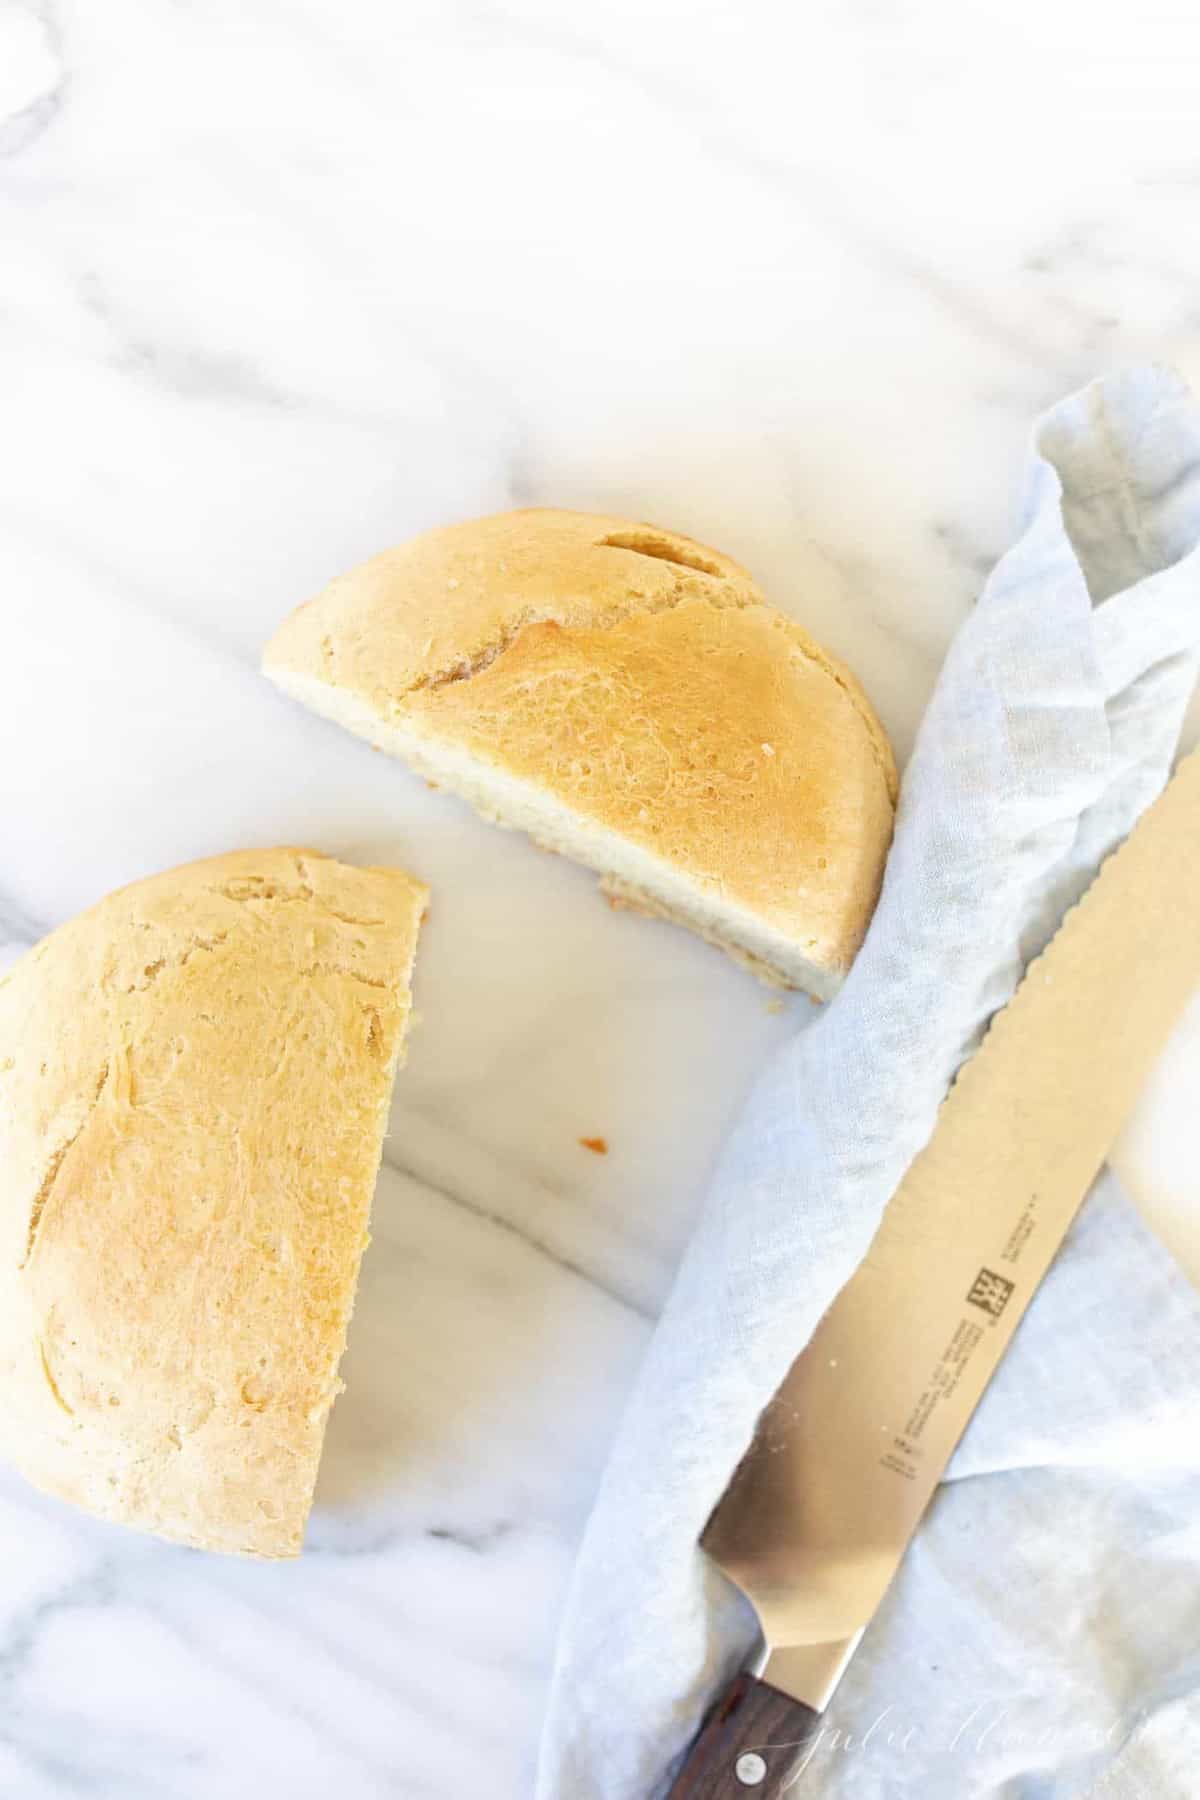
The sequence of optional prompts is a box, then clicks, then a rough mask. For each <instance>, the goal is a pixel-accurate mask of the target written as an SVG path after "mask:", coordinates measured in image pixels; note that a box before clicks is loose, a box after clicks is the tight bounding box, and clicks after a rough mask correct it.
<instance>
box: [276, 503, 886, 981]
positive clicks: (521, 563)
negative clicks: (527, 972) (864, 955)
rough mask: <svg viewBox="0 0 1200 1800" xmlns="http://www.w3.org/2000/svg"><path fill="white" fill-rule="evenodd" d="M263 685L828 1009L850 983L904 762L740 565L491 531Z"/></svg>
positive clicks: (326, 626) (647, 529) (505, 517)
mask: <svg viewBox="0 0 1200 1800" xmlns="http://www.w3.org/2000/svg"><path fill="white" fill-rule="evenodd" d="M264 669H265V672H266V673H267V675H268V676H269V677H270V678H271V679H272V680H273V681H275V682H276V683H278V685H279V686H280V687H281V688H283V689H284V690H285V691H286V692H287V693H289V694H291V695H293V696H294V697H295V698H296V699H298V700H300V701H303V702H304V703H305V704H306V705H308V706H310V707H312V708H313V709H314V710H316V711H317V712H320V713H323V714H324V715H325V716H326V717H328V718H330V719H333V720H335V721H337V722H338V723H339V724H342V725H345V726H347V727H348V728H349V729H350V730H351V731H354V732H357V733H358V734H359V735H360V736H362V737H364V738H366V739H368V740H369V741H370V742H371V743H373V744H375V745H376V746H378V747H379V748H380V749H383V750H386V751H389V752H391V753H392V754H394V755H396V756H399V757H402V758H404V759H405V760H406V761H407V762H408V763H409V764H411V765H412V767H414V768H415V769H417V770H418V771H419V772H420V773H421V774H422V775H424V776H426V777H427V778H428V779H429V780H431V781H433V782H435V783H438V784H442V785H444V786H446V787H447V788H450V789H452V790H453V791H454V792H455V793H458V794H460V795H463V796H464V797H465V798H466V799H467V800H469V801H471V802H472V803H473V805H474V806H475V807H476V808H477V810H478V811H479V812H481V813H483V814H484V815H485V816H486V817H488V818H490V819H493V820H495V821H496V822H497V823H500V824H504V825H509V826H514V827H517V828H519V829H521V830H524V831H526V832H528V833H529V834H530V835H531V836H532V837H534V838H535V839H537V841H538V842H539V843H541V844H543V845H545V846H547V847H549V848H551V849H554V850H558V851H561V852H562V853H563V854H564V855H566V856H569V857H571V858H573V859H574V860H575V861H577V862H581V863H583V864H585V865H587V866H588V867H589V868H592V869H595V870H597V871H598V872H599V873H600V875H601V876H602V878H603V885H604V887H605V888H606V889H607V891H608V893H609V894H610V895H611V896H612V898H613V899H614V901H616V902H617V903H619V904H623V905H628V906H631V907H636V908H638V909H640V910H642V911H646V912H651V913H656V914H660V915H663V916H665V917H668V918H671V919H675V920H678V921H679V922H680V923H682V924H684V925H687V926H690V927H691V929H692V930H693V931H697V932H699V933H700V935H701V936H703V937H706V938H708V939H710V940H711V941H712V942H714V943H716V944H719V945H720V946H721V947H722V948H724V949H726V950H728V951H730V952H731V953H732V954H733V955H735V956H736V957H738V958H739V960H741V961H744V962H747V963H749V964H750V965H751V966H752V967H753V968H754V969H755V970H756V971H757V972H758V973H759V974H761V975H763V976H764V977H766V978H767V979H769V980H773V981H776V982H779V983H782V984H784V985H788V986H795V987H800V988H804V989H806V990H808V991H809V992H810V993H812V994H815V995H816V996H818V997H825V996H827V995H829V994H831V993H832V992H833V991H834V989H835V988H836V987H837V985H838V984H839V982H840V981H841V979H842V977H843V975H844V974H845V972H846V970H847V969H848V968H849V966H850V962H851V960H852V958H853V956H854V953H855V951H856V949H857V948H858V945H859V943H860V941H861V939H862V936H863V933H864V931H865V930H866V926H867V922H868V920H869V919H870V916H871V912H872V909H873V907H874V905H875V900H876V897H877V895H878V891H879V884H880V879H881V875H882V870H883V864H884V859H885V856H886V854H887V849H888V845H889V842H890V840H891V831H892V815H893V808H894V802H895V795H896V769H895V764H894V762H893V759H892V754H891V750H890V748H889V745H888V742H887V738H886V736H885V734H884V732H883V729H882V727H881V725H880V723H879V721H878V719H877V718H876V716H875V714H874V712H873V711H872V709H871V706H870V704H869V702H868V700H867V698H866V696H865V694H864V693H863V691H862V689H861V688H860V687H859V685H858V683H857V682H856V681H855V679H854V677H853V676H852V675H851V674H850V673H849V671H848V670H846V669H845V668H843V667H842V666H841V665H840V664H839V663H837V662H835V661H834V659H833V658H832V657H831V656H828V655H827V654H826V653H825V652H824V651H823V650H821V649H820V648H819V646H818V645H816V644H815V643H813V641H812V640H811V639H810V638H809V637H807V636H806V635H805V633H804V632H803V631H801V629H800V628H799V626H798V625H795V624H794V623H793V622H792V621H791V619H789V618H788V617H786V616H785V615H784V614H783V613H781V612H779V611H777V610H776V609H775V608H774V607H772V606H770V605H768V604H767V602H766V601H765V600H764V598H763V596H762V595H761V594H760V593H759V591H758V590H757V588H756V587H755V586H754V583H753V582H752V581H751V579H750V577H749V576H748V575H747V573H746V571H745V570H744V569H742V568H740V567H739V566H738V564H737V563H735V562H732V561H731V560H730V559H729V558H728V557H727V556H722V555H720V554H719V553H718V552H717V551H715V550H707V549H705V548H703V547H702V546H701V545H699V544H696V543H693V542H692V541H691V539H689V538H685V537H680V536H679V535H678V533H676V532H670V531H663V530H660V529H659V528H657V527H655V526H650V525H638V524H634V523H631V522H630V521H629V520H626V519H618V518H607V517H602V516H597V515H593V514H588V513H573V512H555V511H530V512H517V513H505V514H501V515H499V516H497V517H494V518H487V519H478V520H475V521H474V522H472V523H469V524H465V525H456V526H450V527H447V528H445V529H442V530H438V531H431V532H429V533H427V534H426V535H425V536H423V537H419V538H417V539H415V540H414V541H413V542H412V543H409V544H406V545H403V546H402V547H401V548H400V549H397V550H390V551H387V552H385V553H384V554H383V555H382V556H377V557H375V558H374V560H373V561H371V562H368V563H365V564H364V565H363V566H362V567H361V568H359V569H356V570H355V571H354V572H353V573H351V574H349V575H346V576H344V577H343V578H342V579H341V580H339V581H335V582H334V583H333V585H332V586H331V587H329V588H327V589H326V590H325V591H324V593H322V594H320V595H318V596H317V598H316V599H314V600H310V601H309V602H308V604H307V605H304V606H301V607H300V608H299V609H298V611H296V612H295V613H293V614H292V615H291V617H290V618H289V619H287V620H286V621H285V622H284V624H283V625H282V626H281V627H280V629H279V630H278V631H277V633H276V634H275V636H274V637H273V639H272V640H271V642H270V644H269V645H268V647H267V651H266V655H265V658H264Z"/></svg>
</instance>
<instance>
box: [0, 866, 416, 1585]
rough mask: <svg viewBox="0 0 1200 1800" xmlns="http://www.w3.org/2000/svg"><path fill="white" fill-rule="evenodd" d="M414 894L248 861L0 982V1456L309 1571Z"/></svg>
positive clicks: (195, 874) (47, 951)
mask: <svg viewBox="0 0 1200 1800" xmlns="http://www.w3.org/2000/svg"><path fill="white" fill-rule="evenodd" d="M426 902H427V895H426V890H425V889H424V888H423V887H422V886H421V884H420V883H419V882H416V881H413V880H412V879H411V878H410V877H408V876H407V875H404V874H402V873H400V872H399V871H396V870H391V869H357V868H350V867H348V866H346V865H344V864H341V863H337V862H334V861H332V860H331V859H330V858H328V857H324V856H320V855H318V854H317V853H316V852H313V851H307V850H291V849H279V850H266V851H244V852H237V853H234V854H231V855H228V856H220V857H215V858H212V859H210V860H208V861H204V862H199V863H193V864H190V865H188V866H187V867H185V868H182V869H175V870H172V871H171V872H170V873H168V874H163V875H157V876H154V877H152V878H150V879H149V880H146V881H142V882H138V883H136V884H135V885H134V886H132V887H128V888H124V889H122V890H121V891H120V892H118V893H115V894H112V895H110V896H109V897H108V898H107V899H105V900H103V901H101V902H100V904H99V905H98V906H95V907H93V908H92V909H91V910H90V911H89V912H87V913H84V914H82V915H81V916H80V917H79V918H77V919H74V920H72V921H71V922H70V923H69V924H66V925H64V926H62V927H60V929H59V930H57V931H55V932H54V933H52V934H51V936H50V937H48V938H46V939H45V940H44V941H43V942H42V943H41V944H39V945H38V946H37V947H36V948H35V949H34V950H32V951H31V952H30V953H29V954H28V955H27V956H26V957H24V958H23V960H22V961H21V962H19V963H17V964H16V965H15V967H14V968H13V969H12V970H11V971H10V973H9V974H8V975H7V977H6V978H5V979H4V980H3V982H0V1455H3V1456H4V1457H6V1458H7V1459H8V1460H10V1461H11V1462H13V1463H14V1464H15V1465H16V1466H17V1467H18V1468H19V1469H21V1470H22V1472H23V1473H24V1474H25V1475H26V1476H27V1477H28V1479H29V1480H30V1481H32V1482H33V1483H34V1484H35V1485H36V1486H38V1487H40V1488H42V1489H44V1490H45V1491H47V1492H49V1493H52V1494H56V1495H58V1496H60V1497H61V1498H63V1499H66V1500H69V1501H73V1502H74V1503H75V1504H77V1505H79V1506H82V1507H85V1508H87V1510H88V1511H90V1512H93V1513H96V1514H99V1515H100V1516H101V1517H103V1518H106V1519H111V1520H115V1521H118V1522H120V1523H122V1524H126V1525H132V1526H136V1527H139V1528H141V1529H143V1530H146V1531H153V1532H156V1533H158V1534H160V1535H161V1536H163V1537H168V1538H172V1539H175V1540H177V1541H179V1542H182V1543H186V1544H192V1545H196V1546H198V1547H201V1548H204V1549H209V1550H223V1551H232V1552H241V1553H245V1554H253V1555H259V1556H275V1557H278V1556H292V1555H295V1554H296V1553H297V1552H298V1551H299V1549H300V1546H301V1541H302V1538H303V1534H304V1526H305V1521H306V1519H307V1516H308V1511H309V1507H310V1504H311V1501H312V1493H313V1487H314V1483H315V1480H316V1474H317V1465H318V1462H319V1459H320V1454H321V1445H322V1440H323V1438H324V1433H325V1425H326V1420H327V1418H328V1414H329V1410H330V1408H331V1406H332V1405H333V1402H334V1399H335V1397H336V1395H337V1393H338V1392H339V1390H340V1385H341V1384H340V1382H339V1379H338V1365H339V1363H340V1360H341V1356H342V1351H343V1349H344V1347H345V1341H346V1333H347V1328H348V1324H349V1319H350V1313H351V1309H352V1306H353V1299H354V1290H355V1285H356V1282H357V1277H358V1268H359V1262H360V1259H361V1256H362V1252H363V1249H364V1246H365V1244H366V1242H367V1223H368V1216H369V1212H370V1205H371V1198H372V1194H373V1190H374V1185H375V1179H376V1175H377V1172H378V1167H379V1160H380V1155H381V1151H382V1145H383V1136H384V1131H385V1128H386V1122H387V1112H388V1102H389V1097H390V1092H391V1085H392V1080H393V1076H394V1073H395V1070H396V1066H397V1063H398V1061H399V1059H400V1056H401V1052H402V1048H403V1043H404V1038H405V1033H406V1030H407V1022H408V1016H409V1009H410V996H409V978H410V972H411V968H412V962H413V956H414V952H415V948H416V940H417V933H418V928H419V924H420V920H421V917H422V915H423V912H424V910H425V906H426Z"/></svg>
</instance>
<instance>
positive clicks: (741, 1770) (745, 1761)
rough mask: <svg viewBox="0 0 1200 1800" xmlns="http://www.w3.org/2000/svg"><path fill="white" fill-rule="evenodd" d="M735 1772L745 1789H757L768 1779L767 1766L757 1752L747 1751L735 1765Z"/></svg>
mask: <svg viewBox="0 0 1200 1800" xmlns="http://www.w3.org/2000/svg"><path fill="white" fill-rule="evenodd" d="M733 1772H734V1774H735V1775H736V1776H737V1778H738V1780H739V1781H740V1782H741V1784H742V1786H743V1787H757V1786H758V1784H759V1782H760V1781H762V1780H764V1779H765V1778H766V1773H767V1765H766V1763H765V1762H764V1761H763V1759H762V1757H761V1756H760V1755H759V1754H758V1751H757V1750H747V1752H746V1754H745V1756H739V1757H738V1759H737V1761H736V1762H735V1763H734V1765H733Z"/></svg>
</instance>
